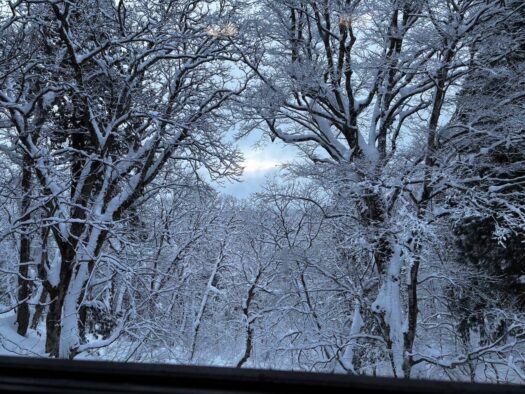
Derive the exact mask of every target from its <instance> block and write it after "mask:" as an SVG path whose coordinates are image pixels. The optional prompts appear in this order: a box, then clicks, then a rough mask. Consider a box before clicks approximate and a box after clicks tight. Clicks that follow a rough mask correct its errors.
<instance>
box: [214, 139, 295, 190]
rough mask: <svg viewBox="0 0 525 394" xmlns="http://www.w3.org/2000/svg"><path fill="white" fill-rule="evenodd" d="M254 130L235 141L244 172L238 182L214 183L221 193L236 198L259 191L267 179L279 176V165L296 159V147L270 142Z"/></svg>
mask: <svg viewBox="0 0 525 394" xmlns="http://www.w3.org/2000/svg"><path fill="white" fill-rule="evenodd" d="M260 141H261V135H260V134H258V133H256V132H254V133H252V134H251V135H249V136H248V137H244V138H243V139H241V140H239V141H238V142H237V146H238V147H239V149H240V150H241V152H242V153H243V155H244V163H243V164H242V166H243V167H244V173H243V175H242V177H241V179H240V182H224V184H218V185H215V187H216V188H217V189H218V190H219V191H220V192H222V193H224V194H227V195H231V196H234V197H237V198H247V197H249V196H250V194H252V193H256V192H259V191H261V190H262V189H263V186H264V184H265V182H266V180H268V179H272V178H279V170H280V166H281V165H282V164H284V163H287V162H290V161H293V160H294V159H297V157H298V156H297V148H295V147H293V146H290V145H286V144H284V143H283V142H280V141H279V140H275V141H274V142H270V141H269V140H268V139H264V140H263V141H262V143H259V144H258V142H260Z"/></svg>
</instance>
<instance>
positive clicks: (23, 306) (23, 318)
mask: <svg viewBox="0 0 525 394" xmlns="http://www.w3.org/2000/svg"><path fill="white" fill-rule="evenodd" d="M28 161H29V157H28V155H27V154H25V155H24V162H23V167H22V203H21V207H20V211H21V214H22V217H21V220H22V223H24V222H26V221H27V220H29V218H30V215H29V213H28V209H29V205H30V203H31V200H30V196H29V193H30V191H31V167H30V166H29V163H28ZM30 261H31V238H30V236H29V235H28V232H27V226H26V225H23V226H22V234H21V236H20V265H19V270H18V309H17V313H16V323H17V330H16V332H17V333H18V335H22V336H25V335H26V334H27V329H28V327H29V319H30V311H29V304H28V299H29V297H30V295H31V281H30V280H29V277H28V275H29V264H30Z"/></svg>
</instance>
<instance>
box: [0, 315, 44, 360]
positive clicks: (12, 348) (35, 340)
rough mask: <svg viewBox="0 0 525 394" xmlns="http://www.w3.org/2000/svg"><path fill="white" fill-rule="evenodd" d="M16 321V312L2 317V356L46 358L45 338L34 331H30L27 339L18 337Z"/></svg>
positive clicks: (0, 329)
mask: <svg viewBox="0 0 525 394" xmlns="http://www.w3.org/2000/svg"><path fill="white" fill-rule="evenodd" d="M15 320H16V315H15V314H14V312H8V313H4V314H2V315H0V355H2V356H25V357H30V356H36V357H45V356H46V354H45V351H44V350H45V338H44V337H43V336H40V335H38V333H37V332H36V331H34V330H28V333H27V336H26V337H22V336H20V335H18V334H17V333H16V325H15Z"/></svg>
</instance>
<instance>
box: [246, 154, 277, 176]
mask: <svg viewBox="0 0 525 394" xmlns="http://www.w3.org/2000/svg"><path fill="white" fill-rule="evenodd" d="M279 164H281V163H280V162H279V161H277V160H271V159H257V158H252V159H247V160H245V161H244V163H243V167H244V174H245V175H250V174H260V173H262V172H267V171H271V170H275V169H277V167H278V166H279Z"/></svg>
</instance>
